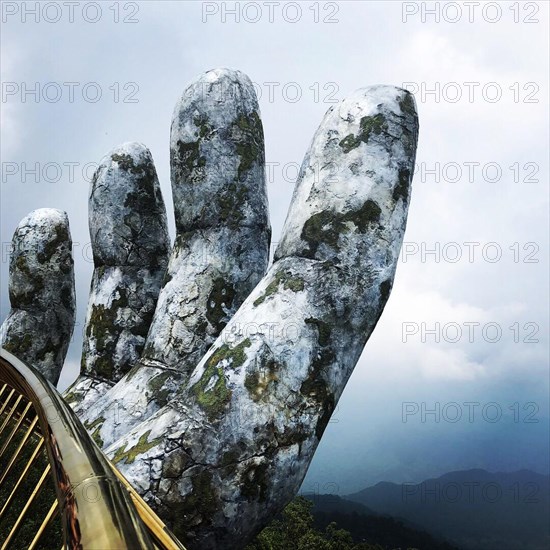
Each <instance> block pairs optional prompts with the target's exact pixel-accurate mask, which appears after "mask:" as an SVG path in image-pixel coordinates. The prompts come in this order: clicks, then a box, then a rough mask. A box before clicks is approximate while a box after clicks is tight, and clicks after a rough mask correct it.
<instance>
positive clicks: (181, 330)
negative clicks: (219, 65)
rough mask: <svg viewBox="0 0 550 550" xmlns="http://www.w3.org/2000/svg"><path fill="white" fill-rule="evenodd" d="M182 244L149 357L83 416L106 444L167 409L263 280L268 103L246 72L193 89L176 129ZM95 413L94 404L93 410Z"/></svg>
mask: <svg viewBox="0 0 550 550" xmlns="http://www.w3.org/2000/svg"><path fill="white" fill-rule="evenodd" d="M170 159H171V174H172V191H173V197H174V210H175V216H176V229H177V237H176V241H175V244H174V249H173V251H172V255H171V257H170V262H169V266H168V270H167V273H166V277H165V279H164V285H163V288H162V290H161V292H160V296H159V300H158V305H157V308H156V311H155V314H154V318H153V321H152V324H151V328H150V331H149V335H148V338H147V343H146V346H145V349H144V353H143V355H142V359H141V360H140V362H139V363H138V364H137V366H136V367H135V368H134V370H132V372H131V373H129V375H128V376H126V377H125V378H123V379H122V380H121V381H120V382H119V383H118V384H117V385H116V386H115V387H114V388H113V389H112V390H110V391H109V393H108V394H107V395H105V398H104V399H102V400H101V401H100V402H97V403H95V405H94V407H91V408H90V407H89V405H90V404H91V403H89V402H88V400H86V399H84V400H83V401H82V402H81V403H82V405H81V407H82V410H84V409H86V408H87V409H88V410H87V411H86V412H84V413H83V418H84V419H86V420H89V421H93V419H94V416H98V417H100V418H103V419H104V421H103V422H102V423H101V424H100V425H99V434H100V436H101V439H102V441H104V443H105V444H106V445H108V444H109V443H111V442H113V441H115V440H116V439H117V438H118V437H120V436H121V435H123V434H124V433H125V430H129V429H130V428H131V427H132V426H134V425H136V424H137V423H139V422H140V421H142V420H143V419H144V418H147V417H148V416H150V415H151V414H153V413H154V412H155V411H157V410H158V409H159V408H161V407H163V406H164V405H165V404H166V403H167V401H168V399H169V398H170V397H171V395H172V394H173V392H174V391H175V390H176V388H177V387H178V386H180V385H185V383H186V380H188V378H189V375H190V373H191V372H192V370H193V369H194V368H195V366H196V365H197V363H198V362H199V361H200V359H201V358H202V357H203V355H204V354H205V353H206V351H207V350H208V348H209V347H210V345H211V344H212V343H213V342H214V341H215V339H216V337H217V336H218V335H219V334H220V332H221V330H222V329H223V328H224V326H225V325H226V324H227V322H228V321H229V319H231V317H232V316H233V314H234V313H235V311H236V310H237V309H238V307H239V306H240V305H241V304H242V303H243V301H244V300H245V298H246V297H247V296H248V295H249V293H250V292H251V291H252V289H253V288H254V287H255V286H256V284H257V283H258V281H259V280H260V279H261V277H262V276H263V275H264V274H265V270H266V268H267V264H268V259H269V243H270V233H271V231H270V226H269V219H268V208H267V192H266V183H265V166H264V165H265V162H264V139H263V130H262V124H261V120H260V115H259V108H258V101H257V99H256V95H255V92H254V87H253V85H252V83H251V81H250V79H249V78H248V77H247V76H246V75H244V74H243V73H241V72H240V71H233V70H229V69H217V70H214V71H209V72H207V73H205V74H204V75H202V76H201V77H199V79H198V80H196V81H195V82H193V83H192V84H191V85H190V86H189V87H188V88H187V89H186V90H185V91H184V93H183V96H182V98H181V100H180V101H179V102H178V103H177V105H176V108H175V111H174V116H173V121H172V128H171V150H170ZM84 405H86V406H84Z"/></svg>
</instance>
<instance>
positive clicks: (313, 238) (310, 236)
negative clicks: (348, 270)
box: [300, 199, 382, 258]
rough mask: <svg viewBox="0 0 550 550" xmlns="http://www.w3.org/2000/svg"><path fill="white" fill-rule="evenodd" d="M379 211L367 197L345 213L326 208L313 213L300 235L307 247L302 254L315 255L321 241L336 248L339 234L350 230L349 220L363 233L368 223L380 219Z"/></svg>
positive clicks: (309, 256) (376, 205)
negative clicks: (358, 205)
mask: <svg viewBox="0 0 550 550" xmlns="http://www.w3.org/2000/svg"><path fill="white" fill-rule="evenodd" d="M381 212H382V211H381V209H380V207H379V206H378V204H376V203H375V202H374V201H373V200H371V199H368V200H367V201H365V203H364V204H363V205H361V207H360V208H358V209H357V210H352V211H350V212H346V213H345V214H339V213H336V212H331V211H327V210H324V211H322V212H318V213H317V214H313V216H311V218H309V219H308V220H307V221H306V222H305V223H304V226H303V228H302V233H301V235H300V237H301V238H302V240H304V241H305V242H306V243H308V248H309V250H305V251H303V252H302V254H303V255H304V256H305V257H306V258H313V257H315V254H316V252H317V250H318V248H319V246H320V245H321V244H322V243H324V244H325V245H327V246H330V247H331V248H334V249H335V250H338V249H339V247H338V241H339V239H340V235H341V234H343V233H347V232H348V231H349V230H350V227H349V223H350V222H351V223H353V224H354V225H355V227H357V229H358V230H359V231H360V232H361V233H364V232H365V231H366V230H367V228H368V226H369V224H373V223H378V222H379V221H380V214H381Z"/></svg>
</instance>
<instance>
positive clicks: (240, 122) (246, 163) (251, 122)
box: [234, 111, 264, 180]
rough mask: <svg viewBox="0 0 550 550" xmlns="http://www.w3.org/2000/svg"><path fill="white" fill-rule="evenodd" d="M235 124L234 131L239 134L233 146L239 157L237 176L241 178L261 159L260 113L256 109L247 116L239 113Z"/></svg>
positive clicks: (262, 152)
mask: <svg viewBox="0 0 550 550" xmlns="http://www.w3.org/2000/svg"><path fill="white" fill-rule="evenodd" d="M235 126H236V128H238V131H236V132H234V133H235V134H237V135H239V139H237V140H236V143H235V148H236V151H237V155H238V156H239V159H240V162H239V167H238V169H237V177H238V179H239V180H242V178H243V176H244V175H245V174H246V172H248V171H249V170H250V168H252V165H253V164H254V163H255V162H261V161H262V160H263V156H264V150H263V143H264V131H263V127H262V121H261V119H260V115H259V114H258V113H257V112H256V111H253V112H252V113H251V114H250V115H248V116H246V115H240V116H239V117H238V118H237V120H236V121H235Z"/></svg>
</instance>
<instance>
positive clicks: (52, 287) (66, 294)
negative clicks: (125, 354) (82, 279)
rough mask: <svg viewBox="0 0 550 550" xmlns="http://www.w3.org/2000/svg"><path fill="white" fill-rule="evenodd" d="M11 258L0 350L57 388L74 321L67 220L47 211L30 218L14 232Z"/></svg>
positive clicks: (72, 277)
mask: <svg viewBox="0 0 550 550" xmlns="http://www.w3.org/2000/svg"><path fill="white" fill-rule="evenodd" d="M11 252H12V253H11V257H10V269H9V274H10V275H9V297H10V303H11V311H10V313H9V315H8V317H7V319H6V320H5V321H4V324H3V325H2V328H1V329H0V342H1V345H2V347H4V348H5V349H6V350H8V351H9V352H11V353H13V354H14V355H16V356H17V357H19V358H20V359H21V360H23V361H26V362H28V363H29V364H31V365H32V366H34V367H35V368H37V369H38V370H39V371H40V372H41V373H42V374H43V375H44V376H45V377H46V378H47V379H48V380H49V381H50V382H52V383H53V384H57V381H58V379H59V374H60V373H61V368H62V367H63V362H64V360H65V356H66V354H67V349H68V347H69V343H70V340H71V336H72V333H73V327H74V319H75V290H74V270H73V257H72V241H71V235H70V231H69V220H68V218H67V214H66V213H65V212H61V211H60V210H55V209H52V208H41V209H39V210H34V211H33V212H31V213H30V214H29V215H28V216H26V217H25V218H23V220H22V221H21V222H20V223H19V225H18V226H17V229H16V230H15V233H14V235H13V239H12V251H11Z"/></svg>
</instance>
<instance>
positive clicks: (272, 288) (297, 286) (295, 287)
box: [254, 270, 304, 306]
mask: <svg viewBox="0 0 550 550" xmlns="http://www.w3.org/2000/svg"><path fill="white" fill-rule="evenodd" d="M281 284H282V285H283V288H284V289H285V290H291V291H292V292H300V291H302V290H304V280H303V279H302V278H301V277H298V276H296V275H292V273H291V272H290V271H284V270H280V271H277V273H275V276H274V278H273V281H271V282H270V283H269V284H268V285H267V288H266V289H265V292H264V293H263V294H262V295H261V296H259V297H258V298H256V300H254V305H255V306H259V305H260V304H261V303H263V302H264V301H265V300H266V298H269V297H270V296H272V295H273V294H275V292H277V290H278V289H279V285H281Z"/></svg>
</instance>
